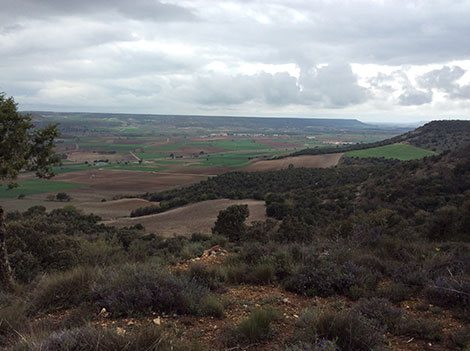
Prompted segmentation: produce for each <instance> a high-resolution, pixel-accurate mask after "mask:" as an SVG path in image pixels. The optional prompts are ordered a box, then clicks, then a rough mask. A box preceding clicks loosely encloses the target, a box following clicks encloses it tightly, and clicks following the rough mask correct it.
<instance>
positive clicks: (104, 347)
mask: <svg viewBox="0 0 470 351" xmlns="http://www.w3.org/2000/svg"><path fill="white" fill-rule="evenodd" d="M119 350H122V351H124V350H126V351H141V350H153V351H166V350H174V351H177V350H180V351H183V350H188V348H187V347H184V346H183V345H175V343H173V342H172V341H171V340H168V337H167V336H164V335H163V332H162V330H161V329H160V328H157V327H155V326H152V327H146V328H143V329H141V330H137V331H132V332H128V333H125V334H121V335H120V334H118V333H116V331H115V330H109V329H100V328H95V327H90V326H86V327H81V328H76V329H71V330H62V331H58V332H53V333H52V334H50V335H49V336H48V337H46V338H45V339H43V340H39V341H36V340H28V339H24V340H23V341H22V342H20V343H19V344H18V345H16V347H15V348H14V351H119Z"/></svg>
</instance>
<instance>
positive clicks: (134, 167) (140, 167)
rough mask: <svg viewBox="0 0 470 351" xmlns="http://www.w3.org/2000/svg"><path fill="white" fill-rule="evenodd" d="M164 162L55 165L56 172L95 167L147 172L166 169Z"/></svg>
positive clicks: (86, 169)
mask: <svg viewBox="0 0 470 351" xmlns="http://www.w3.org/2000/svg"><path fill="white" fill-rule="evenodd" d="M162 165H164V163H160V164H159V163H155V164H148V165H147V164H139V163H127V164H126V163H110V164H108V165H100V166H92V165H86V164H79V165H67V164H64V165H62V166H57V167H54V168H53V170H54V173H55V174H62V173H69V172H79V171H91V170H93V169H95V170H98V169H116V170H123V171H145V172H158V171H162V170H164V169H166V168H165V167H161V166H162Z"/></svg>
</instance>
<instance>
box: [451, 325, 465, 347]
mask: <svg viewBox="0 0 470 351" xmlns="http://www.w3.org/2000/svg"><path fill="white" fill-rule="evenodd" d="M451 340H452V342H453V343H454V345H455V346H456V347H458V348H460V349H465V350H469V349H470V327H468V326H466V327H462V328H460V329H458V330H456V331H455V333H454V334H453V335H452V336H451Z"/></svg>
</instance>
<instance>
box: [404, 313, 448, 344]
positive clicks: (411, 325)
mask: <svg viewBox="0 0 470 351" xmlns="http://www.w3.org/2000/svg"><path fill="white" fill-rule="evenodd" d="M397 333H398V334H400V335H406V336H409V337H415V338H419V339H423V340H430V341H439V340H441V339H442V338H443V336H444V335H443V333H442V324H441V323H439V322H436V321H433V320H430V319H424V318H417V319H411V318H409V317H405V318H403V319H402V321H401V322H400V325H399V326H398V330H397Z"/></svg>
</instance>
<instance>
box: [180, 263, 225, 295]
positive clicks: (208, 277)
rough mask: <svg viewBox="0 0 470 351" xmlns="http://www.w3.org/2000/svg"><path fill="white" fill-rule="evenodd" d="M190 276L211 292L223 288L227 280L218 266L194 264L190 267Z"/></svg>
mask: <svg viewBox="0 0 470 351" xmlns="http://www.w3.org/2000/svg"><path fill="white" fill-rule="evenodd" d="M188 274H189V277H190V278H191V279H195V280H196V281H197V282H199V283H200V284H203V285H205V286H207V287H208V288H209V289H210V290H217V289H219V288H221V287H222V285H223V283H224V281H225V280H226V277H225V275H224V274H223V272H222V271H221V269H220V268H219V267H218V266H206V265H203V264H200V263H194V264H192V265H191V266H190V267H189V273H188Z"/></svg>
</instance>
